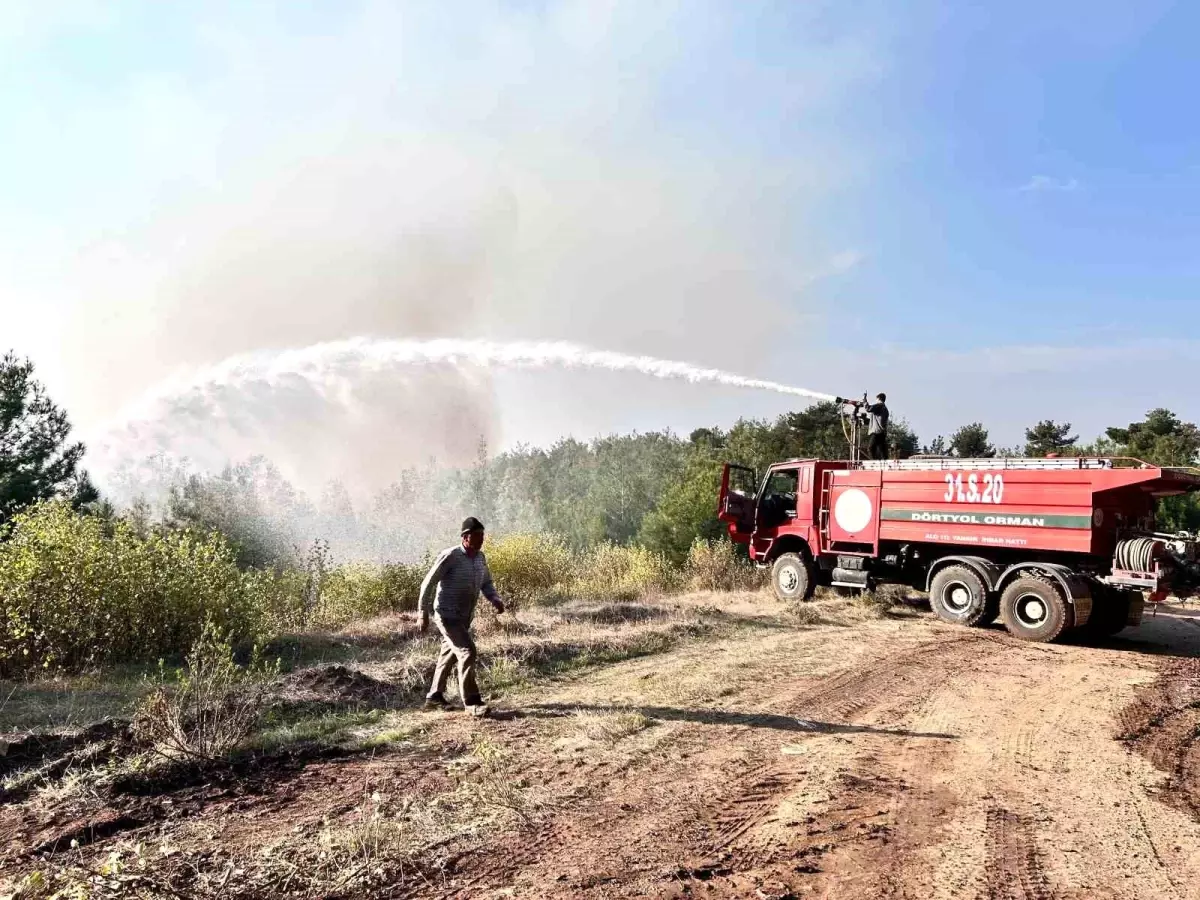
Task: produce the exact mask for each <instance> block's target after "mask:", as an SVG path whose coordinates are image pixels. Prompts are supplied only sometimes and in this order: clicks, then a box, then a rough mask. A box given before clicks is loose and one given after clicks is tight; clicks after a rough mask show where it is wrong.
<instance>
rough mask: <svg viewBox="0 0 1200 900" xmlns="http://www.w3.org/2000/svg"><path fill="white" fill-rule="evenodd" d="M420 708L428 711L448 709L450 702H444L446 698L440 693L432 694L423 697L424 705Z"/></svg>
mask: <svg viewBox="0 0 1200 900" xmlns="http://www.w3.org/2000/svg"><path fill="white" fill-rule="evenodd" d="M421 708H422V709H424V710H425V711H426V712H429V711H432V710H442V709H449V708H450V704H449V703H447V702H446V698H445V697H443V696H442V695H441V694H434V695H433V696H432V697H426V698H425V705H424V706H423V707H421Z"/></svg>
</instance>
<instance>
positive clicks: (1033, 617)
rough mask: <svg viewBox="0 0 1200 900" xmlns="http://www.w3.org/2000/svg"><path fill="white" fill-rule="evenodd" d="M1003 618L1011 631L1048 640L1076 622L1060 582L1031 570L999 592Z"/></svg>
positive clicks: (1022, 636) (1026, 637)
mask: <svg viewBox="0 0 1200 900" xmlns="http://www.w3.org/2000/svg"><path fill="white" fill-rule="evenodd" d="M1000 617H1001V619H1003V621H1004V627H1005V628H1007V629H1008V632H1009V634H1011V635H1012V636H1013V637H1015V638H1018V639H1020V640H1022V641H1033V642H1037V643H1048V642H1050V641H1053V640H1055V639H1056V638H1057V637H1058V636H1059V635H1061V634H1062V633H1063V632H1064V631H1066V630H1067V629H1068V628H1070V627H1072V626H1073V625H1074V624H1075V611H1074V609H1072V607H1071V605H1070V604H1069V603H1067V599H1066V597H1064V596H1063V594H1062V591H1060V590H1059V589H1058V585H1056V584H1054V582H1052V581H1050V579H1048V578H1043V577H1042V576H1041V575H1034V574H1032V573H1029V574H1025V575H1019V576H1018V577H1017V578H1015V579H1013V580H1012V582H1010V583H1009V585H1008V587H1006V588H1005V589H1004V592H1003V593H1002V594H1001V595H1000Z"/></svg>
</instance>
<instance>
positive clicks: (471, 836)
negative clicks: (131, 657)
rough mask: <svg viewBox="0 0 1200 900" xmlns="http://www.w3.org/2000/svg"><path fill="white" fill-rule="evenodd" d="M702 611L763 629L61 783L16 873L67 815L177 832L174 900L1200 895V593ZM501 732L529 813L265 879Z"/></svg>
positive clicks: (19, 850) (447, 784) (496, 748)
mask: <svg viewBox="0 0 1200 900" xmlns="http://www.w3.org/2000/svg"><path fill="white" fill-rule="evenodd" d="M692 602H694V603H697V604H703V605H704V606H705V608H714V609H716V610H717V611H719V612H720V615H722V616H724V617H726V618H727V619H729V620H730V621H741V622H742V623H743V624H742V625H740V626H738V627H736V628H735V629H734V630H732V631H730V632H727V633H725V635H724V636H723V637H721V638H719V639H712V638H706V639H700V640H696V641H690V642H687V643H685V644H684V645H683V646H681V647H675V648H674V649H666V650H665V651H664V652H660V653H654V654H652V655H645V656H642V657H640V658H638V659H634V660H628V661H625V662H620V663H617V664H613V665H598V666H595V667H591V668H586V669H583V670H580V671H578V672H576V673H575V674H571V675H569V676H568V677H557V678H552V679H550V680H548V681H539V682H535V683H533V684H530V685H526V686H524V687H522V688H520V689H518V690H516V691H515V692H513V693H511V694H510V696H508V697H507V698H505V699H504V701H503V702H502V703H501V706H502V707H508V708H509V710H510V713H509V714H508V715H506V716H505V715H502V716H501V717H500V718H498V719H496V720H485V721H476V720H471V719H468V718H466V717H464V716H462V715H461V714H460V715H439V714H421V713H418V712H415V711H404V710H401V712H400V715H401V717H402V718H401V724H402V725H403V727H409V726H408V725H404V724H403V723H412V725H411V727H412V728H413V729H419V735H418V736H417V737H415V738H414V739H413V740H411V741H403V742H400V743H398V744H395V745H391V746H390V747H389V749H387V750H384V751H380V752H371V753H358V754H350V755H346V756H334V757H321V756H319V755H314V756H312V757H309V758H304V759H293V760H290V761H288V762H287V764H286V765H284V764H279V765H278V766H275V767H273V768H272V767H267V766H266V765H265V764H263V763H261V762H260V763H256V764H255V768H252V769H250V770H248V771H245V772H243V773H241V774H240V775H237V776H232V775H230V776H226V777H225V778H224V779H223V780H220V781H219V782H217V783H205V784H199V785H196V784H194V783H189V784H180V785H175V786H171V785H168V786H165V787H163V788H162V789H157V788H151V787H145V786H143V787H141V788H138V789H137V790H134V791H131V792H130V795H131V797H132V799H126V800H121V801H120V802H116V801H114V800H113V799H112V798H111V797H109V798H108V799H106V800H105V801H104V803H103V808H102V809H101V806H100V805H94V806H92V807H88V808H87V810H88V811H85V812H80V811H79V810H80V809H81V807H79V805H78V798H76V800H75V801H73V802H74V803H75V806H72V807H71V808H70V809H71V811H67V810H68V805H67V804H66V803H65V802H63V803H60V804H59V806H58V808H57V809H56V808H55V806H54V803H55V802H56V801H55V797H56V796H57V795H56V794H54V793H53V791H47V792H45V794H46V796H42V797H41V798H40V799H39V798H38V797H33V798H30V799H27V800H25V801H23V802H22V804H20V805H19V806H18V805H14V806H12V808H11V809H10V811H9V812H8V813H4V812H3V811H0V825H3V826H5V827H7V828H10V829H11V830H12V833H14V834H16V835H17V837H16V839H15V840H13V841H11V842H10V843H9V844H8V849H7V850H6V851H4V852H3V853H0V868H3V866H4V865H5V863H7V864H9V865H11V866H13V867H14V871H16V870H18V867H19V870H20V871H29V870H30V867H31V866H34V865H37V864H40V863H38V862H37V860H38V859H40V858H44V852H45V848H46V847H51V846H61V845H62V836H63V835H66V834H68V833H70V834H80V835H86V836H87V841H88V844H87V846H86V847H85V848H82V849H81V850H79V851H77V852H78V853H80V854H82V853H84V852H90V853H91V854H92V855H93V856H94V857H95V858H97V859H100V858H103V854H105V853H106V852H109V851H110V850H111V849H112V847H113V846H114V842H116V841H118V840H124V841H127V842H128V841H139V842H143V843H158V844H161V846H163V847H167V846H169V847H170V853H169V855H164V856H163V857H162V858H161V860H160V861H159V862H155V863H154V864H153V865H160V864H161V865H162V866H164V867H166V866H169V865H171V864H177V868H176V869H175V870H173V871H172V872H171V873H169V875H164V878H165V879H166V881H164V882H163V883H165V884H169V885H171V892H170V893H171V894H173V895H174V896H207V895H209V894H207V893H206V891H208V890H209V889H210V888H208V887H197V885H201V884H204V885H209V886H211V885H212V884H215V883H219V884H220V885H221V890H222V893H223V894H224V895H225V896H229V897H238V896H243V897H249V896H285V895H291V896H329V897H336V896H345V897H350V896H354V897H358V896H379V897H444V898H468V897H470V898H490V897H496V898H499V897H518V898H568V897H569V898H609V897H612V898H625V897H714V898H733V897H738V898H741V897H751V898H754V897H763V898H785V897H806V898H809V897H814V898H815V897H830V898H833V897H836V898H850V900H853V898H879V897H895V898H972V900H976V898H995V900H1018V898H1021V900H1051V898H1055V900H1068V898H1080V900H1082V898H1128V900H1134V898H1139V900H1140V898H1147V900H1148V898H1200V741H1198V740H1197V735H1198V734H1200V613H1198V612H1197V611H1195V610H1181V609H1178V608H1173V609H1170V610H1164V611H1163V612H1161V613H1160V614H1159V616H1158V617H1157V618H1154V619H1148V620H1147V622H1146V624H1144V625H1143V626H1142V627H1141V628H1140V629H1136V630H1128V631H1127V632H1124V633H1123V634H1122V635H1121V636H1119V637H1117V638H1114V639H1110V640H1107V641H1105V642H1103V643H1101V644H1099V645H1091V646H1089V645H1083V644H1061V645H1030V644H1023V643H1020V642H1017V641H1014V640H1012V639H1010V638H1009V637H1008V636H1007V634H1006V633H1005V632H1004V631H1003V630H1002V629H998V628H997V629H986V630H973V629H963V628H958V627H951V626H946V625H942V624H941V623H939V622H937V621H936V620H935V619H934V618H933V617H932V616H931V615H929V614H928V613H927V612H926V613H916V612H907V613H902V614H899V615H897V614H893V615H891V616H888V617H883V618H871V617H869V616H864V617H862V618H861V620H855V621H852V622H847V621H844V620H843V621H835V622H831V621H829V619H830V618H831V616H834V615H835V614H836V613H837V608H836V606H832V605H831V606H830V607H828V608H827V609H825V610H824V611H822V612H821V613H820V614H821V615H822V616H825V618H826V621H824V622H822V621H819V620H818V621H805V622H803V623H802V624H800V625H797V623H796V622H795V621H794V620H791V619H789V618H788V614H787V612H786V611H785V610H783V608H782V607H777V606H774V605H773V601H769V600H765V599H764V598H763V597H762V596H761V595H757V596H752V595H741V596H713V595H708V596H704V597H700V598H696V599H694V600H693V601H692ZM838 602H845V601H838ZM832 603H833V601H831V604H832ZM819 607H820V604H818V608H819ZM830 610H832V612H830ZM714 614H715V613H714ZM413 733H414V734H417V731H414V732H413ZM480 747H484V748H485V749H486V754H483V755H484V756H488V755H492V754H495V755H498V756H499V757H503V758H506V759H508V760H509V761H510V762H509V768H508V769H506V771H505V774H504V775H503V781H504V783H503V784H494V783H486V784H485V783H482V782H478V783H474V784H475V787H474V788H473V790H476V791H477V792H480V793H477V795H472V796H478V797H480V798H482V799H480V800H479V802H480V803H481V804H485V803H486V804H490V806H491V808H500V807H504V808H511V809H513V810H517V813H515V814H514V815H512V816H508V817H500V818H495V817H493V819H492V820H491V821H492V824H490V825H485V826H483V827H482V828H480V829H475V830H471V831H469V832H466V831H462V830H460V832H459V833H458V834H457V837H455V838H454V840H447V841H444V842H439V845H438V846H437V848H436V849H433V850H430V852H429V853H428V854H427V855H426V857H425V862H424V863H423V864H421V865H418V866H416V867H415V868H414V866H412V865H409V864H406V869H405V872H406V874H405V876H404V877H403V878H400V877H395V878H390V880H387V881H386V882H385V883H383V884H374V885H372V886H371V887H370V890H369V891H368V890H367V889H366V888H356V889H353V890H351V889H340V888H338V884H339V883H341V878H340V876H339V877H338V878H332V879H331V880H330V881H328V882H326V883H325V885H326V886H325V887H324V888H322V889H321V890H320V891H318V892H317V893H315V894H314V893H313V889H312V888H311V886H310V888H308V889H307V890H308V893H305V892H304V891H302V890H300V889H299V888H298V887H295V888H294V890H295V891H296V892H295V893H290V894H289V893H288V892H289V890H292V889H293V888H291V887H289V886H298V885H300V884H301V880H299V879H298V878H297V879H293V878H292V876H290V875H289V876H288V877H287V878H286V879H284V878H282V877H281V876H279V875H278V874H277V873H276V874H272V875H271V876H270V878H271V879H274V880H263V879H265V878H266V877H267V876H265V875H264V876H262V877H261V878H260V879H259V880H258V881H255V876H254V875H253V871H254V867H255V866H259V867H260V868H261V867H262V866H265V865H266V863H265V862H263V860H264V859H265V858H267V857H270V859H272V860H280V859H282V860H285V861H287V860H290V861H289V862H287V865H290V866H291V867H292V869H294V870H296V871H300V870H301V869H303V868H304V866H305V865H311V866H318V865H320V864H321V860H326V861H327V860H328V859H329V858H330V857H329V853H332V852H333V851H332V850H330V851H329V853H326V855H325V856H318V855H315V854H316V850H317V849H319V848H320V847H329V846H332V845H330V844H329V834H331V833H332V832H331V831H330V829H331V828H332V827H334V826H338V824H339V823H341V824H342V825H345V826H346V827H350V826H351V825H352V824H353V823H354V822H360V821H361V819H362V810H363V808H364V804H366V803H368V802H374V801H373V800H370V801H369V799H368V798H378V797H380V796H387V797H392V798H396V797H403V798H413V797H426V798H433V800H432V802H431V804H430V806H429V809H433V810H436V808H437V805H438V803H439V802H440V800H439V799H438V798H440V797H446V796H449V792H450V791H451V789H452V787H453V785H452V782H453V779H452V778H450V777H449V776H448V772H450V771H452V770H453V768H454V767H455V766H457V765H460V764H461V762H462V761H463V760H464V759H466V760H468V761H469V762H470V761H471V760H474V761H475V762H473V763H472V764H475V763H477V762H478V759H480V758H482V757H481V755H480ZM243 776H244V777H243ZM481 784H482V787H481V786H480V785H481ZM509 788H511V790H512V792H513V793H512V794H511V795H510V794H506V793H503V791H504V790H507V789H509ZM497 790H500V791H501V794H500V795H499V796H498V797H497V796H494V793H495V791H497ZM487 791H492V792H493V794H492V795H486V796H485V794H486V792H487ZM455 796H459V797H461V790H460V792H459V794H456V795H455ZM405 802H406V803H407V802H408V800H405ZM122 804H124V805H122ZM89 816H90V817H91V819H88V817H89ZM81 817H82V818H81ZM105 817H107V818H105ZM435 818H436V817H430V818H429V819H428V820H429V821H430V822H433V821H434V820H435ZM79 822H85V823H88V822H91V823H92V824H89V825H88V827H90V828H91V829H92V830H91V831H88V830H87V828H84V829H83V830H80V828H79V827H78V824H79ZM96 822H99V823H101V824H103V825H104V828H98V827H94V823H96ZM105 823H116V824H115V825H113V826H112V827H109V825H108V824H105ZM354 827H355V828H357V829H358V830H357V831H354V832H353V833H354V835H355V838H354V839H355V840H357V841H360V842H362V841H363V840H365V838H364V837H363V836H364V834H368V833H374V832H367V831H364V830H363V826H361V825H354ZM71 829H74V830H73V831H72V830H71ZM323 841H324V842H325V843H322V842H323ZM56 842H57V843H56ZM38 848H41V851H42V853H43V857H39V856H38V854H37V853H35V852H34V851H35V850H37V849H38ZM289 848H290V849H289ZM360 849H361V848H360ZM301 850H303V851H306V852H307V851H310V850H311V851H312V852H313V854H314V855H310V856H308V857H303V858H302V857H300V856H296V855H294V852H299V851H301ZM323 852H324V851H323ZM373 852H375V853H376V856H374V857H372V856H371V855H370V854H367V855H366V859H367V862H366V863H360V862H355V863H354V865H356V866H357V865H360V864H365V865H375V864H376V862H377V860H378V858H379V854H382V852H383V851H382V849H379V848H378V847H375V848H374V849H373ZM289 853H293V855H292V856H289V855H288V854H289ZM361 855H362V854H361V853H360V856H361ZM356 859H357V858H356ZM181 860H186V867H185V866H184V865H183V864H182V863H181V862H180V861H181ZM304 860H307V862H304ZM205 866H207V867H208V870H207V871H209V872H212V873H216V874H215V875H213V877H212V878H211V879H210V880H209V881H206V882H202V881H199V880H197V879H198V878H199V876H198V875H197V873H201V872H203V871H205ZM222 867H226V868H222ZM151 868H153V867H151ZM343 868H349V864H346V866H344V867H343ZM185 869H186V872H185ZM163 871H164V872H166V871H167V869H165V868H164V869H163ZM222 872H224V875H223V876H222V877H219V876H221V873H222ZM186 873H191V874H190V875H187V877H185V874H186ZM335 874H336V873H335ZM188 879H191V880H188ZM264 884H266V885H269V886H268V887H263V885H264Z"/></svg>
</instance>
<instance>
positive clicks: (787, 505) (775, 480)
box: [758, 469, 799, 527]
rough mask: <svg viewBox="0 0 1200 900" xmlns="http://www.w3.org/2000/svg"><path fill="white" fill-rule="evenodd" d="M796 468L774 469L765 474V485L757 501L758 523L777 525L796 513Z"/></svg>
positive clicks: (768, 525) (767, 525)
mask: <svg viewBox="0 0 1200 900" xmlns="http://www.w3.org/2000/svg"><path fill="white" fill-rule="evenodd" d="M798 474H799V473H798V472H797V470H796V469H776V470H775V471H774V472H772V473H771V474H770V475H768V476H767V483H766V486H765V487H764V488H763V495H762V498H761V499H760V501H759V504H758V509H759V525H762V526H765V527H770V526H772V525H778V524H780V523H782V522H783V521H785V520H786V519H789V518H792V517H793V516H795V515H796V487H797V484H798V481H799V479H798V477H797V476H798Z"/></svg>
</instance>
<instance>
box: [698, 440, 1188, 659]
mask: <svg viewBox="0 0 1200 900" xmlns="http://www.w3.org/2000/svg"><path fill="white" fill-rule="evenodd" d="M1196 490H1200V470H1197V469H1190V468H1166V467H1161V466H1154V465H1150V464H1148V463H1144V462H1142V461H1140V460H1136V459H1080V458H1070V459H1065V458H1064V459H1058V458H1047V459H1023V458H1022V459H1015V458H1013V459H941V458H937V459H934V458H928V459H927V458H915V459H907V460H899V461H896V460H883V461H853V462H834V461H829V460H819V459H793V460H788V461H786V462H780V463H776V464H774V465H772V466H771V467H770V468H769V469H768V470H767V472H766V475H765V477H763V478H762V480H761V481H759V479H758V478H757V476H756V474H755V473H754V472H753V471H752V470H750V469H747V468H745V467H742V466H737V465H727V466H726V467H725V472H724V475H723V477H722V479H721V495H720V501H719V507H718V514H719V516H720V518H721V520H722V521H723V522H725V523H727V526H728V528H729V534H730V535H731V536H732V538H733V539H734V540H735V541H737V542H740V543H744V544H748V545H749V553H750V557H751V559H753V560H755V561H756V562H757V563H758V564H759V565H763V566H769V567H770V568H771V580H772V584H773V587H774V590H775V593H776V595H777V596H778V597H779V598H780V599H784V600H807V599H809V598H810V597H811V596H812V593H813V590H814V589H815V588H816V587H817V585H830V586H833V587H835V588H839V589H842V590H869V589H871V588H872V587H873V586H874V585H876V584H880V583H887V582H892V583H899V584H907V585H910V586H913V587H916V588H918V589H920V590H925V591H928V592H929V602H930V605H931V606H932V608H933V610H934V612H935V613H936V614H937V615H938V616H939V617H940V618H941V619H943V620H945V621H948V622H955V623H959V624H962V625H970V626H978V625H985V624H988V623H990V622H992V621H994V620H995V619H996V618H997V616H999V618H1000V619H1001V621H1002V622H1003V623H1004V625H1005V627H1006V628H1007V629H1008V630H1009V632H1011V633H1012V634H1013V635H1015V636H1016V637H1018V638H1021V639H1024V640H1028V641H1052V640H1054V639H1056V638H1058V637H1059V636H1060V635H1062V634H1063V633H1064V632H1066V631H1067V630H1069V629H1072V628H1079V627H1086V628H1087V629H1088V630H1089V631H1093V632H1095V633H1099V634H1112V633H1115V632H1117V631H1119V630H1121V629H1122V628H1125V627H1126V626H1127V625H1136V624H1138V623H1139V622H1140V621H1141V616H1142V610H1143V604H1144V602H1145V601H1146V600H1149V601H1150V602H1152V603H1153V602H1159V601H1161V600H1163V599H1165V598H1166V597H1167V596H1168V595H1172V596H1187V595H1190V594H1192V593H1194V592H1195V591H1196V590H1197V588H1200V564H1198V563H1197V537H1196V536H1195V535H1191V534H1163V533H1160V532H1159V531H1157V530H1156V528H1155V523H1154V511H1155V506H1156V501H1157V500H1158V499H1159V498H1162V497H1170V496H1174V495H1178V494H1183V493H1187V492H1190V491H1196ZM1143 595H1145V596H1143Z"/></svg>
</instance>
